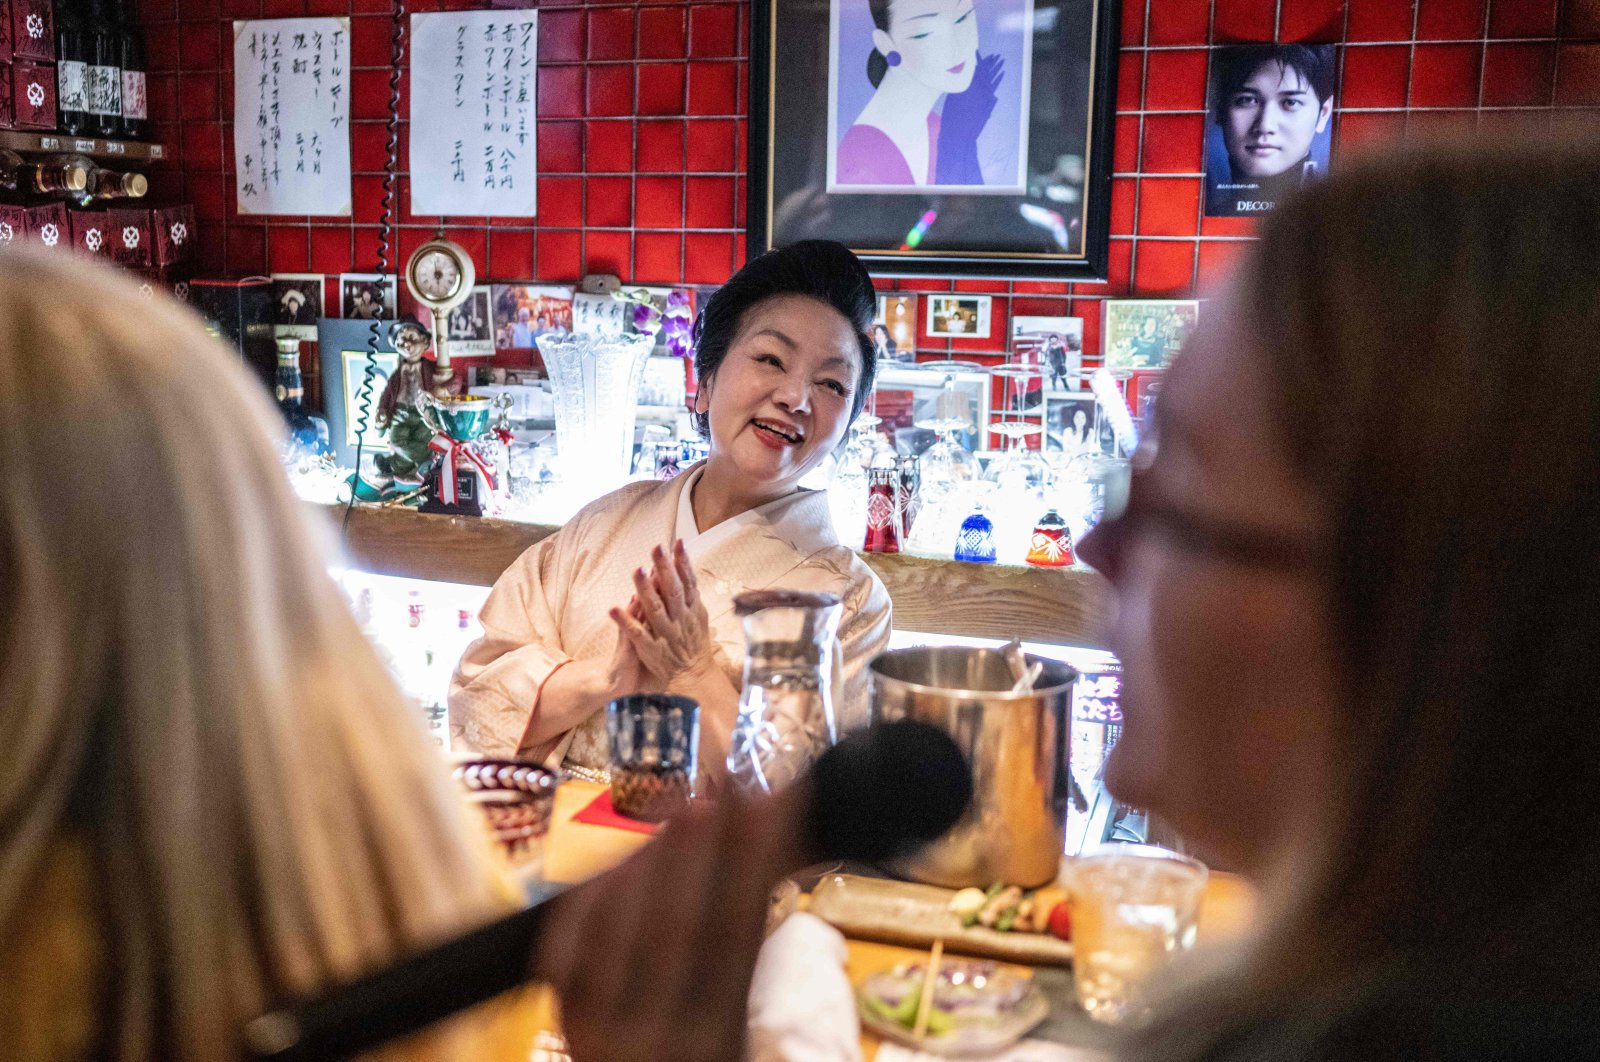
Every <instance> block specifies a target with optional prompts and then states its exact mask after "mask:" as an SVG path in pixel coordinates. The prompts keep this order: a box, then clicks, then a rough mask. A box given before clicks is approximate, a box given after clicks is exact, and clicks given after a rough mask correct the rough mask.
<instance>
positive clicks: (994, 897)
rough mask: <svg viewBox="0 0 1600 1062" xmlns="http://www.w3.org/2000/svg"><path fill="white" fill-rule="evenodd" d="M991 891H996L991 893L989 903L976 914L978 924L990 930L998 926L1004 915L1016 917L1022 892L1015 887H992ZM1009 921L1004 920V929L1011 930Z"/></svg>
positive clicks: (1008, 919)
mask: <svg viewBox="0 0 1600 1062" xmlns="http://www.w3.org/2000/svg"><path fill="white" fill-rule="evenodd" d="M991 889H992V890H998V891H994V892H992V894H991V895H990V897H989V902H988V903H986V904H984V905H983V910H981V911H979V912H978V924H979V925H980V926H988V927H990V928H991V929H992V928H994V927H996V926H998V925H999V924H1000V919H1001V918H1002V917H1003V916H1004V915H1006V914H1008V913H1009V914H1011V916H1012V918H1015V917H1016V907H1017V904H1018V903H1020V902H1021V901H1022V890H1021V889H1020V888H1018V887H1017V886H1015V885H994V886H991ZM1011 921H1012V919H1011V918H1007V919H1006V925H1005V928H1006V929H1010V928H1011Z"/></svg>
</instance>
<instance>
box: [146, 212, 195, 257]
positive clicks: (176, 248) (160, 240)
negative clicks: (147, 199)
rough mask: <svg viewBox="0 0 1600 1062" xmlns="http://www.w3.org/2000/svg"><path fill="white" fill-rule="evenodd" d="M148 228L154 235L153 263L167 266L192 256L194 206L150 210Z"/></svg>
mask: <svg viewBox="0 0 1600 1062" xmlns="http://www.w3.org/2000/svg"><path fill="white" fill-rule="evenodd" d="M150 228H151V229H152V230H154V231H153V233H152V235H154V236H155V241H156V242H155V252H156V255H155V262H154V264H155V265H158V266H169V265H174V264H176V263H178V262H187V261H190V260H191V259H193V258H194V241H195V224H194V206H193V205H192V204H190V203H184V204H183V205H182V206H175V207H164V208H162V209H159V210H152V211H150Z"/></svg>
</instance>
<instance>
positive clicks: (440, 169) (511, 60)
mask: <svg viewBox="0 0 1600 1062" xmlns="http://www.w3.org/2000/svg"><path fill="white" fill-rule="evenodd" d="M538 52H539V33H538V12H536V11H533V10H527V11H518V10H496V11H441V12H437V13H430V14H419V15H412V16H411V213H413V214H437V215H449V216H453V217H461V216H472V217H476V216H487V215H494V216H496V217H522V218H529V217H533V216H534V214H535V213H536V207H537V201H536V199H535V196H534V184H535V180H534V178H535V175H536V174H537V172H538V167H537V166H536V164H535V162H536V160H535V152H534V147H535V145H536V144H537V142H538V137H537V135H536V132H535V128H534V118H535V113H536V112H535V109H534V89H535V86H536V84H537V82H538Z"/></svg>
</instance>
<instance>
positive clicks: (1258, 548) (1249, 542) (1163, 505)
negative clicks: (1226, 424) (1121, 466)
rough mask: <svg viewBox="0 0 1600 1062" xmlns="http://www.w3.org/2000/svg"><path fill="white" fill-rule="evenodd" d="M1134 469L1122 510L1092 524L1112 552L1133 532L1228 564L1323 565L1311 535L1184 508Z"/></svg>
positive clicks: (1293, 568)
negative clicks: (1249, 524) (1242, 523)
mask: <svg viewBox="0 0 1600 1062" xmlns="http://www.w3.org/2000/svg"><path fill="white" fill-rule="evenodd" d="M1141 478H1143V473H1142V472H1135V473H1134V476H1133V483H1132V485H1131V486H1130V489H1129V493H1128V504H1127V506H1126V507H1125V508H1124V509H1123V510H1122V512H1120V513H1118V514H1116V515H1114V516H1108V517H1107V518H1106V519H1105V520H1103V521H1101V523H1100V525H1099V526H1098V527H1097V528H1096V529H1095V530H1096V532H1097V534H1098V536H1099V537H1100V538H1101V540H1102V542H1103V543H1104V547H1105V548H1107V549H1109V550H1112V551H1116V550H1120V549H1122V548H1124V547H1126V545H1127V544H1128V542H1129V541H1130V540H1131V539H1132V538H1133V537H1134V536H1137V535H1147V536H1150V537H1153V538H1158V539H1161V540H1163V541H1165V542H1167V543H1169V544H1171V545H1172V546H1174V547H1176V548H1177V549H1181V550H1183V551H1185V552H1187V553H1192V554H1196V555H1200V556H1205V557H1212V558H1215V559H1217V560H1219V561H1223V562H1226V563H1229V564H1236V565H1241V566H1243V567H1247V568H1256V569H1261V570H1269V571H1281V572H1296V573H1309V572H1313V571H1317V570H1320V569H1322V568H1325V567H1326V565H1327V563H1328V560H1329V556H1328V550H1327V548H1326V546H1324V545H1323V544H1322V543H1321V542H1319V541H1318V540H1316V539H1315V538H1314V537H1312V536H1309V535H1298V534H1293V533H1288V532H1278V531H1267V530H1263V529H1260V528H1252V527H1243V526H1240V525H1238V524H1234V523H1230V522H1228V521H1224V520H1218V519H1215V518H1213V517H1210V516H1207V515H1204V514H1201V513H1196V512H1192V511H1189V510H1186V509H1184V508H1182V507H1180V506H1178V505H1175V504H1173V503H1171V502H1169V501H1166V500H1164V499H1162V498H1161V497H1160V495H1159V494H1157V493H1154V492H1153V491H1152V490H1151V488H1150V487H1149V486H1147V485H1146V486H1144V487H1143V489H1141V484H1140V482H1139V481H1140V479H1141Z"/></svg>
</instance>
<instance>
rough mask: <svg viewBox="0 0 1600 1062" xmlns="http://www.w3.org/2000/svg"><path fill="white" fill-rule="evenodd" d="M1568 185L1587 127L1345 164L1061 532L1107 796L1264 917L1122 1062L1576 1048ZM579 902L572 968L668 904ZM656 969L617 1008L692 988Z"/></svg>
mask: <svg viewBox="0 0 1600 1062" xmlns="http://www.w3.org/2000/svg"><path fill="white" fill-rule="evenodd" d="M1596 173H1600V143H1597V142H1595V141H1585V142H1583V143H1581V144H1578V145H1572V146H1556V145H1550V144H1546V145H1534V144H1531V143H1530V144H1520V143H1518V144H1508V143H1505V142H1504V141H1502V142H1500V143H1498V144H1496V145H1495V147H1494V150H1493V151H1487V150H1484V149H1483V148H1481V147H1478V146H1476V145H1472V144H1467V145H1460V146H1453V147H1445V146H1441V147H1436V148H1432V149H1428V150H1420V151H1408V152H1404V153H1399V154H1390V155H1386V156H1385V157H1384V158H1383V159H1382V160H1381V161H1374V162H1367V163H1360V164H1355V165H1352V166H1351V167H1350V168H1349V169H1348V170H1347V171H1345V172H1343V173H1341V174H1338V175H1336V176H1334V177H1332V178H1330V179H1329V180H1328V181H1326V182H1322V183H1319V184H1317V185H1314V186H1312V187H1310V188H1307V189H1304V190H1302V191H1301V193H1300V194H1299V195H1298V196H1296V197H1293V198H1291V199H1290V200H1289V201H1288V202H1287V203H1286V204H1284V205H1283V206H1282V207H1280V209H1279V210H1278V211H1277V212H1276V213H1275V214H1274V215H1273V216H1272V217H1271V218H1270V219H1269V220H1268V221H1267V222H1266V223H1265V225H1264V226H1263V229H1262V238H1261V240H1260V242H1259V243H1258V244H1257V245H1256V246H1255V247H1254V248H1253V249H1252V250H1251V252H1250V254H1249V255H1248V256H1247V257H1246V258H1245V260H1244V262H1243V265H1242V268H1241V269H1240V271H1239V273H1238V274H1237V275H1236V277H1235V278H1234V280H1233V282H1232V283H1231V284H1229V285H1228V286H1227V287H1226V288H1225V289H1224V290H1223V291H1222V292H1221V293H1220V294H1219V297H1218V298H1217V300H1216V301H1215V303H1214V304H1213V308H1212V310H1211V311H1210V312H1209V313H1208V314H1207V316H1206V320H1205V323H1203V324H1202V325H1201V328H1200V330H1199V331H1197V333H1196V334H1195V336H1194V338H1193V339H1192V340H1191V342H1190V343H1189V345H1188V347H1187V349H1186V350H1185V352H1184V353H1183V354H1182V355H1181V356H1180V357H1179V358H1178V359H1177V361H1176V362H1175V365H1174V367H1173V369H1172V372H1171V378H1170V380H1169V381H1168V383H1167V385H1166V387H1165V389H1164V390H1163V397H1162V401H1161V403H1159V404H1158V406H1157V412H1156V423H1157V430H1156V433H1155V437H1154V438H1148V439H1146V440H1145V442H1144V443H1143V445H1142V447H1141V449H1140V451H1139V453H1138V454H1137V456H1136V461H1135V473H1134V481H1133V488H1132V491H1131V497H1130V501H1129V504H1128V507H1127V509H1126V511H1125V512H1123V513H1122V514H1121V515H1120V516H1117V517H1115V518H1112V519H1109V520H1107V521H1106V522H1104V523H1102V524H1101V525H1100V527H1099V528H1098V529H1097V530H1096V531H1095V532H1094V533H1093V534H1092V535H1091V536H1090V537H1088V538H1087V539H1085V541H1084V542H1083V543H1082V547H1081V555H1082V556H1084V557H1085V558H1086V559H1087V560H1088V561H1089V562H1090V563H1092V564H1094V565H1095V566H1096V567H1097V568H1098V569H1099V570H1100V571H1101V572H1103V573H1104V574H1105V575H1106V576H1107V577H1108V578H1109V579H1110V581H1111V583H1112V585H1113V587H1114V588H1115V591H1116V599H1117V603H1118V608H1117V610H1116V619H1115V620H1114V622H1113V626H1112V630H1111V645H1112V648H1113V649H1114V651H1115V652H1116V653H1117V655H1118V656H1119V657H1120V658H1121V660H1122V663H1123V668H1124V671H1123V694H1122V698H1123V700H1122V708H1123V713H1124V716H1125V728H1124V731H1123V735H1122V738H1121V740H1120V742H1119V743H1118V745H1117V746H1116V749H1115V751H1114V753H1113V754H1112V756H1111V758H1110V760H1109V762H1108V765H1107V769H1106V781H1107V784H1108V785H1109V786H1110V788H1111V790H1112V792H1113V793H1115V794H1116V795H1117V796H1119V797H1120V798H1122V799H1124V800H1126V801H1128V802H1130V803H1133V804H1136V805H1138V806H1141V807H1144V808H1147V809H1149V810H1150V811H1151V812H1152V813H1154V814H1157V815H1159V816H1161V817H1163V818H1165V819H1166V820H1167V821H1169V822H1170V823H1172V824H1173V825H1174V826H1175V827H1176V828H1177V829H1178V831H1179V832H1180V833H1181V834H1182V835H1183V836H1184V837H1185V839H1186V840H1187V841H1188V842H1190V843H1191V844H1192V846H1193V847H1194V848H1195V850H1196V852H1197V854H1199V855H1201V856H1202V857H1203V858H1206V859H1208V860H1210V861H1212V862H1213V863H1215V864H1216V865H1220V866H1227V867H1231V868H1237V869H1240V870H1242V871H1244V872H1245V873H1247V874H1248V875H1249V876H1250V877H1251V878H1252V879H1253V880H1254V881H1255V882H1256V883H1258V884H1259V885H1260V886H1261V888H1262V890H1263V899H1264V902H1263V906H1262V910H1261V913H1260V918H1259V927H1258V931H1257V933H1256V934H1254V935H1253V937H1252V938H1251V939H1250V941H1249V942H1248V943H1247V944H1246V945H1245V946H1243V947H1241V948H1240V949H1239V950H1238V951H1237V952H1230V953H1229V954H1228V955H1226V956H1223V955H1219V954H1215V953H1213V954H1210V955H1209V956H1207V955H1205V954H1203V953H1202V954H1199V955H1196V956H1195V965H1196V967H1200V968H1191V970H1190V971H1189V972H1188V973H1189V979H1190V983H1188V984H1186V985H1179V986H1178V987H1177V989H1176V991H1175V993H1174V995H1173V996H1172V997H1171V998H1170V999H1169V1000H1168V1002H1167V1005H1166V1006H1165V1007H1164V1008H1163V1009H1162V1010H1160V1011H1159V1012H1158V1015H1157V1018H1156V1020H1155V1022H1154V1023H1153V1024H1152V1025H1151V1026H1150V1027H1148V1028H1146V1029H1143V1030H1140V1031H1138V1032H1137V1033H1135V1037H1134V1040H1133V1041H1132V1042H1131V1043H1130V1044H1129V1045H1128V1050H1127V1053H1128V1056H1129V1057H1136V1058H1159V1059H1214V1060H1253V1059H1306V1060H1310V1059H1317V1060H1330V1059H1333V1060H1337V1059H1351V1060H1354V1059H1374V1058H1407V1059H1475V1058H1496V1059H1505V1058H1515V1059H1529V1060H1532V1059H1573V1058H1592V1057H1595V1056H1596V1053H1597V1048H1596V1041H1595V1038H1594V1034H1595V1030H1596V1028H1600V961H1597V959H1596V956H1597V955H1600V908H1597V905H1596V903H1595V902H1594V899H1595V883H1596V882H1600V624H1597V620H1596V603H1597V602H1600V546H1597V545H1596V543H1597V542H1600V359H1596V358H1593V357H1584V356H1582V352H1574V350H1573V349H1572V343H1571V337H1572V336H1574V335H1580V336H1581V335H1588V336H1596V335H1600V255H1597V254H1596V253H1595V248H1596V247H1597V246H1600V182H1597V181H1596V180H1595V174H1596ZM1484 335H1494V336H1496V338H1497V342H1496V343H1494V344H1485V343H1483V342H1481V337H1482V336H1484ZM1507 352H1513V353H1510V354H1508V353H1507ZM1507 422H1510V423H1515V424H1528V425H1537V428H1536V429H1530V430H1527V431H1522V432H1517V433H1513V434H1511V435H1507V434H1506V432H1505V431H1504V430H1503V425H1504V424H1505V423H1507ZM1219 619H1221V620H1223V622H1218V621H1219ZM724 850H725V851H729V852H730V853H731V849H730V848H725V849H724ZM736 865H737V864H736ZM658 869H659V868H658ZM743 876H744V878H745V880H746V885H745V887H746V888H747V889H748V890H749V891H750V892H751V893H752V894H753V895H757V894H760V893H761V891H762V890H764V889H765V888H766V886H767V882H766V881H765V880H763V874H762V873H761V872H760V871H759V869H751V870H748V871H746V873H745V874H744V875H743ZM610 887H611V888H612V889H613V890H615V891H614V892H612V894H610V895H605V894H604V891H603V890H600V891H599V894H597V895H594V896H592V897H591V898H589V901H588V902H590V903H592V904H594V905H595V907H594V909H595V910H606V909H612V910H616V909H627V910H630V911H631V912H632V913H631V916H630V917H631V919H632V926H633V927H634V928H632V929H630V930H619V931H618V934H619V936H618V944H617V946H616V947H615V948H614V949H612V950H611V951H610V952H608V953H607V954H610V955H612V956H613V958H611V959H610V960H603V959H601V958H600V957H598V956H596V955H594V953H590V961H589V967H588V973H587V976H588V977H589V978H590V979H591V981H592V982H593V983H594V984H595V985H604V984H606V983H608V981H607V978H608V977H609V976H610V975H611V972H612V971H611V967H612V966H613V965H615V966H618V967H625V966H626V965H627V963H628V962H630V961H636V960H628V959H626V958H624V957H623V956H625V955H628V954H637V953H639V952H641V951H647V950H648V942H649V941H650V940H653V939H656V938H662V939H665V940H674V939H677V937H678V936H679V935H680V934H682V933H683V932H686V931H684V930H682V929H680V928H678V927H675V926H674V925H673V923H671V922H670V921H668V920H665V918H664V915H665V913H666V912H670V911H671V910H672V908H673V905H674V904H676V903H680V902H683V901H684V899H685V898H686V897H688V896H689V895H691V892H690V886H687V885H679V884H677V883H675V882H674V881H673V880H672V879H671V878H670V877H668V876H666V875H665V874H658V875H656V876H654V877H652V876H650V874H648V873H646V872H645V871H640V872H639V876H638V877H637V878H636V879H635V880H633V881H631V882H629V881H625V880H623V879H622V878H621V877H620V876H619V877H618V878H615V879H613V882H612V883H610ZM565 932H566V936H565V937H564V938H563V939H561V940H557V941H554V942H552V944H551V950H550V954H551V956H552V959H551V961H552V963H553V964H554V965H556V966H558V967H560V966H561V964H562V961H563V956H571V955H574V954H578V948H579V944H580V938H579V937H578V935H577V930H576V929H569V930H566V931H565ZM705 945H706V946H707V947H710V946H712V942H711V941H709V940H707V941H706V942H705ZM722 954H723V956H724V960H725V962H726V963H727V964H728V965H729V966H730V967H732V966H735V965H737V966H738V967H739V968H741V969H742V964H743V962H744V960H743V958H742V955H743V953H742V952H741V951H740V950H739V949H736V948H732V947H726V946H724V947H723V951H722ZM567 965H569V966H570V965H571V962H570V959H569V960H567ZM671 969H672V967H671V966H669V965H666V964H663V965H661V966H658V967H657V968H656V971H655V976H654V977H653V978H637V979H635V980H634V981H632V982H630V985H631V987H633V988H634V989H635V991H636V992H638V993H643V995H636V996H634V997H633V1004H634V1005H637V1006H652V1003H651V1000H652V999H654V998H656V996H659V997H660V999H663V1000H664V999H678V1000H683V999H689V998H690V997H689V995H687V994H686V990H685V985H686V984H687V983H688V982H687V981H684V982H682V983H680V980H679V979H678V978H676V977H673V976H671V974H670V971H671ZM736 995H737V994H736V993H735V994H732V995H731V996H730V998H732V997H733V996H736ZM578 998H580V999H581V998H583V997H581V996H580V997H578ZM730 1008H731V1003H730V1004H727V1005H726V1006H722V1007H720V1008H719V1006H718V1004H717V1001H716V1000H713V999H707V1000H705V1001H704V1002H701V1003H694V1004H690V1005H687V1006H683V1007H681V1008H680V1010H679V1012H678V1013H677V1016H676V1019H675V1020H676V1023H677V1024H673V1023H672V1022H670V1021H669V1022H666V1023H665V1024H664V1025H662V1026H661V1027H659V1028H654V1029H653V1030H652V1031H653V1033H654V1034H655V1035H656V1036H657V1037H658V1038H656V1039H654V1040H650V1041H641V1040H639V1039H638V1038H636V1037H631V1036H630V1034H629V1031H628V1018H627V1014H626V1013H620V1012H619V1013H612V1014H608V1013H607V1012H606V1011H605V1010H603V1009H601V1008H598V1007H588V1008H584V1007H581V1006H580V1007H578V1008H576V1009H575V1010H574V1012H573V1013H572V1014H570V1015H569V1021H570V1022H571V1023H572V1026H573V1028H574V1030H575V1032H576V1033H577V1035H576V1037H575V1039H574V1046H575V1048H579V1049H580V1051H585V1050H586V1051H587V1052H588V1056H589V1057H595V1058H600V1057H604V1058H607V1059H612V1060H623V1059H632V1058H647V1057H655V1056H654V1055H652V1054H651V1053H650V1052H651V1051H652V1049H655V1050H659V1049H660V1048H661V1047H662V1046H663V1045H668V1044H672V1043H674V1042H676V1041H675V1037H676V1036H677V1035H678V1032H677V1031H678V1030H680V1029H681V1030H684V1031H686V1032H687V1031H688V1030H693V1029H695V1028H697V1027H702V1026H705V1025H715V1026H718V1027H722V1028H732V1026H731V1025H730V1024H729V1022H730V1021H731V1018H730ZM596 1045H598V1046H596ZM679 1057H690V1056H679ZM692 1057H696V1058H735V1057H737V1053H736V1051H735V1050H733V1049H729V1050H727V1051H725V1052H724V1053H722V1054H717V1053H715V1052H712V1051H706V1052H703V1053H699V1054H695V1055H693V1056H692Z"/></svg>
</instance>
